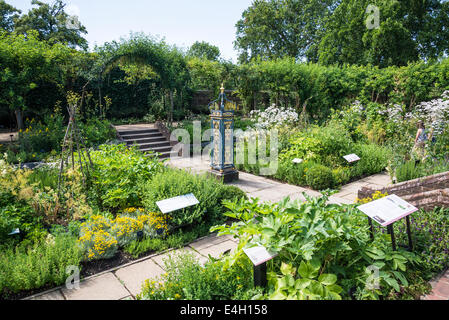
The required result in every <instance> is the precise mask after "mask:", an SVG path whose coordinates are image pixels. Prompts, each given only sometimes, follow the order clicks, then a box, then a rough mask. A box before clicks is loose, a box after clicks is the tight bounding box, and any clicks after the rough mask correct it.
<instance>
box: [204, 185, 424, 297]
mask: <svg viewBox="0 0 449 320" xmlns="http://www.w3.org/2000/svg"><path fill="white" fill-rule="evenodd" d="M304 196H305V197H306V199H307V200H306V202H304V203H299V202H298V201H289V199H288V198H286V199H284V200H283V201H281V202H280V203H278V204H267V203H265V204H259V203H258V201H257V199H252V200H251V201H245V200H243V199H242V200H241V201H239V202H229V201H225V205H226V206H227V208H229V209H230V211H229V212H228V213H227V214H226V215H227V216H229V217H230V218H233V219H236V220H237V222H235V223H233V224H232V225H231V226H228V225H223V226H217V227H214V228H212V229H211V230H212V231H219V235H222V234H230V235H232V236H234V237H237V238H239V239H240V242H239V246H238V248H237V250H236V251H235V252H234V254H233V255H232V256H230V257H228V258H227V259H226V265H228V266H232V265H233V263H234V262H235V261H236V259H239V257H241V256H242V255H244V252H243V249H244V248H249V247H253V246H264V247H265V248H267V250H268V251H270V252H273V253H277V254H278V256H277V257H276V258H274V259H273V260H271V261H270V262H269V263H268V272H269V273H270V277H271V279H272V281H271V282H270V283H269V284H270V285H269V287H268V289H267V291H266V295H267V297H276V298H280V299H286V298H288V297H289V296H290V297H293V296H294V297H296V298H304V299H315V298H321V299H339V298H340V297H341V298H343V299H345V298H350V295H349V292H350V290H352V289H354V288H355V291H357V292H362V293H363V294H362V295H363V297H364V298H367V297H368V298H371V299H378V298H379V297H380V296H383V297H386V296H388V295H389V294H390V292H391V290H395V291H397V289H399V290H401V288H403V287H406V286H407V285H408V284H409V283H408V282H407V281H404V279H407V275H408V273H407V272H408V268H412V269H413V268H416V267H417V266H420V265H421V260H420V259H419V257H417V256H416V255H414V254H413V253H409V252H406V251H403V250H398V251H393V250H392V248H391V240H390V239H389V235H387V234H382V235H379V236H377V237H376V238H375V241H374V242H372V241H371V239H370V235H369V231H368V230H369V229H368V228H369V227H368V223H366V219H365V218H364V217H363V216H362V214H361V213H360V212H359V211H358V209H356V207H355V206H354V205H334V204H328V203H327V200H328V196H329V194H328V193H324V195H323V197H321V198H311V197H308V196H307V195H306V194H304ZM373 266H374V267H377V268H378V269H379V272H380V276H381V278H382V280H381V281H380V285H379V288H378V289H376V288H370V287H369V286H367V283H369V281H368V280H369V278H370V270H371V269H370V268H371V267H373ZM296 271H297V272H298V273H296ZM323 275H325V276H323ZM321 276H322V277H321ZM320 277H321V278H320ZM339 287H341V288H339ZM340 289H343V290H340Z"/></svg>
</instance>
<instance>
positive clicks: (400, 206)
mask: <svg viewBox="0 0 449 320" xmlns="http://www.w3.org/2000/svg"><path fill="white" fill-rule="evenodd" d="M357 208H358V209H359V210H360V211H362V212H363V213H364V214H366V215H367V216H368V217H370V218H371V219H373V220H374V221H376V222H377V223H379V224H380V225H381V226H383V227H386V226H389V225H390V224H392V223H394V222H396V221H398V220H400V219H402V218H404V217H406V216H408V215H410V214H412V213H413V212H416V211H418V208H416V207H414V206H412V205H411V204H410V203H408V202H407V201H405V200H403V199H401V198H400V197H398V196H397V195H394V194H393V195H390V196H388V197H385V198H382V199H379V200H375V201H372V202H369V203H367V204H364V205H361V206H359V207H357Z"/></svg>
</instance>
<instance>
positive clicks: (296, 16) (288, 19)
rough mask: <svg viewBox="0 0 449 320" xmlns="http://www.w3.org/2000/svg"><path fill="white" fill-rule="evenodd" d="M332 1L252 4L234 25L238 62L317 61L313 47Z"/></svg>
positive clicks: (257, 1)
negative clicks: (279, 59)
mask: <svg viewBox="0 0 449 320" xmlns="http://www.w3.org/2000/svg"><path fill="white" fill-rule="evenodd" d="M337 2H338V1H335V0H255V1H254V2H253V4H252V5H251V6H250V7H249V8H248V9H247V10H245V11H244V12H243V14H242V19H241V20H239V21H238V22H237V24H236V28H237V36H236V41H235V47H236V48H237V49H238V50H239V51H240V61H241V62H245V61H248V60H250V59H251V58H253V57H256V56H259V57H261V58H263V59H273V58H283V57H294V58H297V59H304V58H308V59H309V60H312V61H314V60H316V56H317V53H316V44H317V43H318V41H319V38H320V33H321V32H322V29H323V27H324V24H325V21H326V20H327V18H328V16H329V15H330V14H331V13H332V11H333V9H334V7H335V4H336V3H337Z"/></svg>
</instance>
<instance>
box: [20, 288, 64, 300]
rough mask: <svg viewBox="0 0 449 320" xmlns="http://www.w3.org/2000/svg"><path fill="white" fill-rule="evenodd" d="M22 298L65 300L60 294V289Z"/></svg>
mask: <svg viewBox="0 0 449 320" xmlns="http://www.w3.org/2000/svg"><path fill="white" fill-rule="evenodd" d="M24 300H40V301H43V300H65V298H64V296H63V295H62V292H61V290H59V289H58V290H55V291H52V292H48V293H44V294H42V295H37V296H33V297H30V298H28V299H24Z"/></svg>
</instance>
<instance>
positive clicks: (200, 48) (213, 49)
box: [187, 41, 220, 61]
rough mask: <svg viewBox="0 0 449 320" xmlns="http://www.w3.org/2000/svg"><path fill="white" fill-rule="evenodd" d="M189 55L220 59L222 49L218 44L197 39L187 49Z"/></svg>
mask: <svg viewBox="0 0 449 320" xmlns="http://www.w3.org/2000/svg"><path fill="white" fill-rule="evenodd" d="M187 56H191V57H197V58H200V59H207V60H211V61H218V59H219V58H220V49H219V48H218V47H217V46H214V45H211V44H210V43H207V42H205V41H202V42H199V41H196V42H195V43H194V44H192V46H191V47H190V48H189V50H188V51H187Z"/></svg>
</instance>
